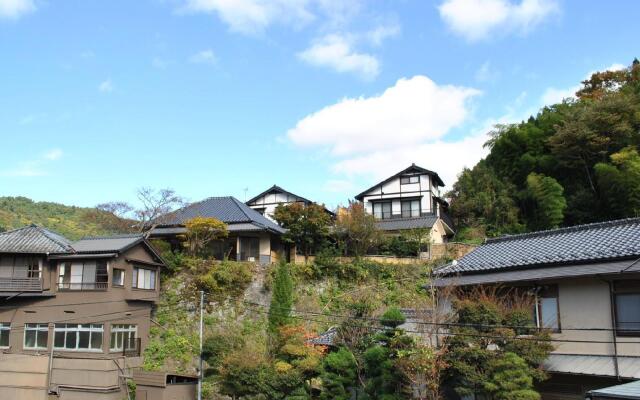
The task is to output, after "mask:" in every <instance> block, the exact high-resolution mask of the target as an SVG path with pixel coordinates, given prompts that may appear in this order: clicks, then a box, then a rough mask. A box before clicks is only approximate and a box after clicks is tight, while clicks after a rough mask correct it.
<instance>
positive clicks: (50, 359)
mask: <svg viewBox="0 0 640 400" xmlns="http://www.w3.org/2000/svg"><path fill="white" fill-rule="evenodd" d="M54 338H55V329H54ZM54 338H52V339H51V351H50V352H49V373H48V374H47V392H46V395H47V397H46V398H49V393H50V392H51V372H52V371H53V347H54V346H53V344H54Z"/></svg>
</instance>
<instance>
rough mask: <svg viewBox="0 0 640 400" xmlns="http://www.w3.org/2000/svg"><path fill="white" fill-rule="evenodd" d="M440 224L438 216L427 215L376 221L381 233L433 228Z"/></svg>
mask: <svg viewBox="0 0 640 400" xmlns="http://www.w3.org/2000/svg"><path fill="white" fill-rule="evenodd" d="M436 222H438V216H437V215H427V216H424V217H414V218H393V219H383V220H379V221H376V227H378V229H380V230H381V231H401V230H405V229H418V228H432V227H433V225H434V224H435V223H436Z"/></svg>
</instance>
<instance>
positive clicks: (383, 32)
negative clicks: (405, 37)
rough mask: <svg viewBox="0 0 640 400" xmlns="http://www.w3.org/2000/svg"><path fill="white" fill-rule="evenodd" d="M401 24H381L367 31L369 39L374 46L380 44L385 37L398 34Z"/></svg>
mask: <svg viewBox="0 0 640 400" xmlns="http://www.w3.org/2000/svg"><path fill="white" fill-rule="evenodd" d="M399 34H400V25H398V24H393V25H380V26H377V27H375V28H374V29H372V30H370V31H369V32H367V33H366V35H365V36H366V38H367V40H368V41H369V42H370V43H371V44H372V45H374V46H380V45H381V44H382V42H383V41H384V40H385V39H388V38H391V37H395V36H398V35H399Z"/></svg>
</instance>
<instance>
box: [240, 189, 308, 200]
mask: <svg viewBox="0 0 640 400" xmlns="http://www.w3.org/2000/svg"><path fill="white" fill-rule="evenodd" d="M269 193H285V194H288V195H291V196H294V197H297V198H299V199H300V200H302V201H303V202H304V203H305V204H309V203H313V202H312V201H311V200H309V199H305V198H304V197H302V196H298V195H297V194H295V193H291V192H289V191H288V190H284V189H283V188H281V187H280V186H278V185H273V186H271V187H270V188H269V189H267V190H265V191H264V192H262V193H260V194H257V195H255V196H254V197H252V198H251V199H249V200H247V201H246V204H251V203H253V202H254V201H256V200H258V199H259V198H260V197H262V196H264V195H266V194H269Z"/></svg>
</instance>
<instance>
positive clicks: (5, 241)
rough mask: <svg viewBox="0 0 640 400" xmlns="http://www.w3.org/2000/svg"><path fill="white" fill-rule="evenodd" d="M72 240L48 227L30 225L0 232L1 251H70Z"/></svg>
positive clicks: (39, 252) (40, 252)
mask: <svg viewBox="0 0 640 400" xmlns="http://www.w3.org/2000/svg"><path fill="white" fill-rule="evenodd" d="M70 251H73V249H72V248H71V242H69V241H68V240H67V239H66V238H65V237H63V236H61V235H59V234H57V233H55V232H52V231H50V230H48V229H45V228H42V227H39V226H36V225H30V226H25V227H23V228H18V229H14V230H11V231H7V232H3V233H0V253H32V254H47V253H68V252H70Z"/></svg>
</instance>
